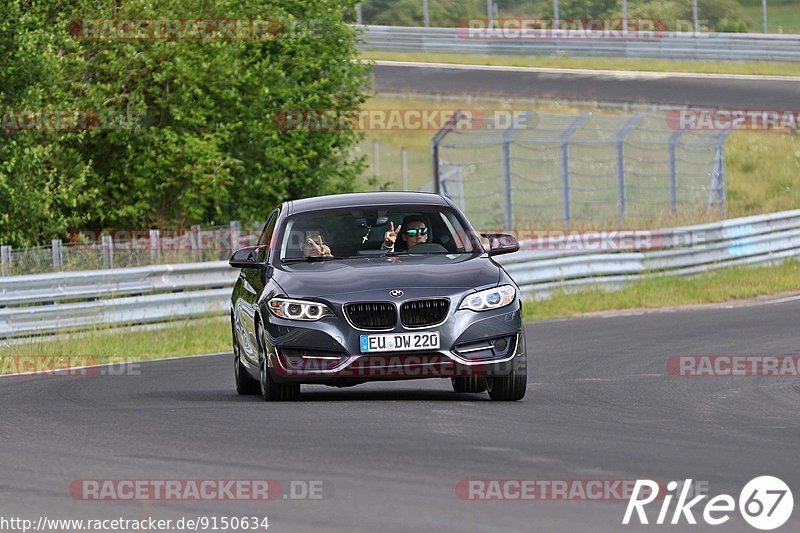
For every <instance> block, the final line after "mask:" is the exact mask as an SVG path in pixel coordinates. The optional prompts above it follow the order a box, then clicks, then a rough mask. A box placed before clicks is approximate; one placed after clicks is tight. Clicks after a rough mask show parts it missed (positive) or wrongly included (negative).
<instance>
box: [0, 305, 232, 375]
mask: <svg viewBox="0 0 800 533" xmlns="http://www.w3.org/2000/svg"><path fill="white" fill-rule="evenodd" d="M0 342H2V341H0ZM230 350H231V325H230V321H229V320H228V319H227V318H224V317H223V318H213V319H203V320H196V321H187V322H178V323H175V324H168V325H165V326H164V327H160V328H157V329H146V330H145V329H140V330H135V331H130V330H128V331H125V330H120V329H119V328H117V329H111V328H107V329H103V328H101V329H96V330H93V331H88V332H84V333H75V334H71V335H60V336H56V337H50V338H47V339H35V338H32V339H29V340H27V341H24V342H22V343H19V344H7V345H0V361H2V360H3V359H4V358H8V361H9V364H2V365H0V374H8V373H14V372H16V371H18V370H19V369H18V368H17V365H15V364H14V361H13V358H14V357H20V356H22V357H34V358H36V357H39V358H46V359H48V360H52V359H55V360H65V361H81V360H86V361H91V363H90V364H102V363H112V362H113V363H119V362H125V361H149V360H152V359H161V358H166V357H178V356H186V355H197V354H206V353H219V352H228V351H230ZM73 364H79V363H73Z"/></svg>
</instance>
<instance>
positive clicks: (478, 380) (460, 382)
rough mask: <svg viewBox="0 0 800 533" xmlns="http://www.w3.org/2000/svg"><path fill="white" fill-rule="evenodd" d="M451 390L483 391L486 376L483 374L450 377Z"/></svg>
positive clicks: (484, 389)
mask: <svg viewBox="0 0 800 533" xmlns="http://www.w3.org/2000/svg"><path fill="white" fill-rule="evenodd" d="M450 383H451V384H452V385H453V390H454V391H456V392H485V391H486V378H485V377H484V376H467V377H460V378H450Z"/></svg>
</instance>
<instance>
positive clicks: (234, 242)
mask: <svg viewBox="0 0 800 533" xmlns="http://www.w3.org/2000/svg"><path fill="white" fill-rule="evenodd" d="M230 227H231V255H233V252H235V251H236V250H238V249H239V241H240V239H241V238H242V224H241V223H240V222H239V221H238V220H231V223H230Z"/></svg>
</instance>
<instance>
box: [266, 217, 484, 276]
mask: <svg viewBox="0 0 800 533" xmlns="http://www.w3.org/2000/svg"><path fill="white" fill-rule="evenodd" d="M479 239H480V238H479V237H478V236H477V235H476V234H474V233H472V232H471V231H470V230H469V226H468V225H467V223H466V221H463V219H462V218H461V217H460V216H459V215H458V214H457V213H456V212H454V211H453V210H452V209H450V208H447V207H439V206H424V207H421V206H413V205H408V206H403V205H399V206H385V207H369V208H347V209H336V210H325V211H313V212H308V213H300V214H297V215H293V216H291V217H289V218H288V219H287V221H286V223H285V224H284V225H283V232H282V234H281V237H280V251H281V253H280V258H281V260H282V261H284V262H290V261H291V262H294V261H303V260H304V259H306V260H309V261H315V260H320V259H324V258H332V259H343V258H350V257H368V256H380V255H391V254H406V253H409V254H473V253H483V248H482V247H481V244H480V240H479Z"/></svg>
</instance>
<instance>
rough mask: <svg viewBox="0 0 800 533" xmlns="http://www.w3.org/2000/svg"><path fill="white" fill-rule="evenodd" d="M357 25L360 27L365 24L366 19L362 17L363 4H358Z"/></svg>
mask: <svg viewBox="0 0 800 533" xmlns="http://www.w3.org/2000/svg"><path fill="white" fill-rule="evenodd" d="M356 24H358V25H359V26H361V25H363V24H364V18H363V17H362V15H361V2H359V3H357V4H356Z"/></svg>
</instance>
